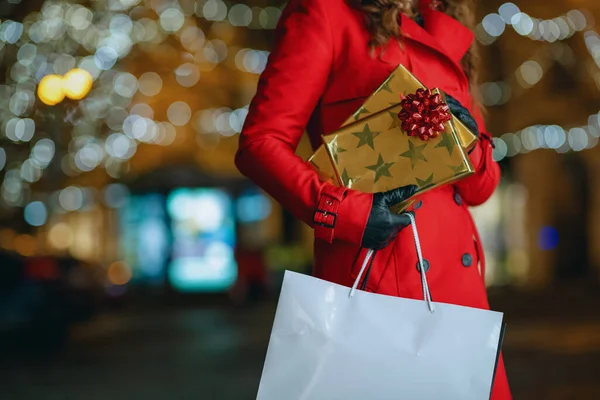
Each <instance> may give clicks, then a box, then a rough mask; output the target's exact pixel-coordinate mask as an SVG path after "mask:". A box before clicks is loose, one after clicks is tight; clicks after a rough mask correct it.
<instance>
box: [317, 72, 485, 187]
mask: <svg viewBox="0 0 600 400" xmlns="http://www.w3.org/2000/svg"><path fill="white" fill-rule="evenodd" d="M420 88H425V86H424V85H423V84H422V83H421V82H419V80H418V79H417V78H416V77H415V76H414V75H413V74H411V73H410V71H409V70H407V69H406V67H404V65H402V64H400V65H398V67H396V69H394V71H393V72H392V73H391V74H390V75H389V76H388V77H387V78H386V80H385V81H384V82H383V83H382V84H381V85H380V86H379V87H378V88H377V90H375V92H373V94H371V96H369V98H367V100H366V101H365V102H364V103H363V105H362V106H360V108H359V109H358V110H356V111H355V112H354V114H352V115H351V116H350V117H349V118H348V119H347V120H346V121H345V122H344V123H343V124H342V127H344V126H348V125H350V124H354V123H356V122H357V121H359V120H362V119H365V118H367V117H369V116H371V115H373V114H376V113H378V112H380V111H382V110H385V109H387V108H389V107H391V106H395V105H398V104H400V101H401V98H400V94H402V95H403V96H406V95H407V94H409V93H415V92H416V91H417V89H420ZM451 123H452V124H453V125H454V130H455V132H456V135H457V137H458V140H459V143H460V145H461V146H462V148H463V149H465V150H467V151H468V150H470V149H472V148H473V146H475V144H476V143H477V137H476V136H475V135H474V134H473V133H472V132H471V131H470V130H469V129H468V128H467V127H466V126H465V125H464V124H463V123H462V122H460V120H459V119H458V118H456V117H454V116H452V121H451ZM308 161H309V163H310V164H312V166H313V168H314V169H315V170H316V171H317V173H319V176H320V177H321V180H323V181H329V182H332V183H334V184H337V180H336V179H335V172H334V171H333V169H332V166H331V163H330V161H329V155H328V154H327V150H326V149H325V146H321V147H319V148H318V149H317V150H316V151H315V153H314V154H313V155H312V156H311V157H310V158H309V160H308Z"/></svg>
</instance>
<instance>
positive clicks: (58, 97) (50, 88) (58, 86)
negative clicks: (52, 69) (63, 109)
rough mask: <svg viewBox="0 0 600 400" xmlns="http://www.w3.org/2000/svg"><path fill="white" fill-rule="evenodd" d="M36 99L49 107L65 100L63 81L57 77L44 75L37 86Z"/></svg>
mask: <svg viewBox="0 0 600 400" xmlns="http://www.w3.org/2000/svg"><path fill="white" fill-rule="evenodd" d="M37 94H38V97H39V98H40V100H41V101H42V102H43V103H44V104H46V105H49V106H54V105H56V104H58V103H60V102H61V101H63V99H64V98H65V93H64V92H63V79H62V77H61V76H59V75H46V76H45V77H43V78H42V80H41V81H40V83H39V85H38V92H37Z"/></svg>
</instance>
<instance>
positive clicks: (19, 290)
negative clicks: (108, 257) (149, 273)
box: [0, 250, 105, 349]
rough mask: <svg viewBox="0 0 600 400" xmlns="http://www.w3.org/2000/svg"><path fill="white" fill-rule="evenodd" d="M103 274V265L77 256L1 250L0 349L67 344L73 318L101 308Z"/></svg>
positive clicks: (78, 319)
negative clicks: (47, 255)
mask: <svg viewBox="0 0 600 400" xmlns="http://www.w3.org/2000/svg"><path fill="white" fill-rule="evenodd" d="M104 276H105V274H103V271H102V270H101V268H99V267H95V266H92V265H87V264H85V263H82V262H81V261H78V260H75V259H73V258H68V257H65V258H56V257H30V258H25V257H21V256H19V255H17V254H14V253H10V252H6V251H2V250H0V349H1V348H2V347H11V346H13V345H26V346H27V347H28V348H38V347H42V348H48V347H49V348H53V347H57V346H60V345H61V344H63V343H64V342H65V340H66V339H67V338H68V335H69V329H70V327H71V326H72V324H73V323H76V322H80V321H84V320H86V319H89V318H91V317H92V316H93V315H94V314H95V312H97V310H98V309H99V307H100V305H101V303H102V300H103V296H104V287H103V279H105V278H104Z"/></svg>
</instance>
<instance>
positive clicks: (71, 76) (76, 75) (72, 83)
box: [63, 68, 94, 100]
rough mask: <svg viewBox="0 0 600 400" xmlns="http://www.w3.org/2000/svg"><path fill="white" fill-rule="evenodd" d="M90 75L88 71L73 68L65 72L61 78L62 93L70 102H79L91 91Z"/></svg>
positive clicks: (91, 79) (91, 81) (91, 80)
mask: <svg viewBox="0 0 600 400" xmlns="http://www.w3.org/2000/svg"><path fill="white" fill-rule="evenodd" d="M93 80H94V79H93V77H92V74H90V73H89V72H88V71H86V70H84V69H81V68H75V69H72V70H71V71H69V72H67V73H66V74H65V76H64V77H63V91H64V93H65V95H66V96H67V97H68V98H70V99H72V100H81V99H83V98H84V97H85V96H87V94H88V93H89V92H90V90H91V89H92V83H93Z"/></svg>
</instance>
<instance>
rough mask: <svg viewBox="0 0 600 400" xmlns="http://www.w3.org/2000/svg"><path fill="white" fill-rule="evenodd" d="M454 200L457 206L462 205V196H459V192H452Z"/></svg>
mask: <svg viewBox="0 0 600 400" xmlns="http://www.w3.org/2000/svg"><path fill="white" fill-rule="evenodd" d="M454 201H455V202H456V204H458V205H459V206H461V205H462V202H463V201H462V197H460V194H458V193H454Z"/></svg>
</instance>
